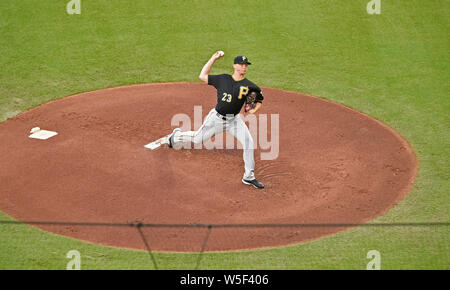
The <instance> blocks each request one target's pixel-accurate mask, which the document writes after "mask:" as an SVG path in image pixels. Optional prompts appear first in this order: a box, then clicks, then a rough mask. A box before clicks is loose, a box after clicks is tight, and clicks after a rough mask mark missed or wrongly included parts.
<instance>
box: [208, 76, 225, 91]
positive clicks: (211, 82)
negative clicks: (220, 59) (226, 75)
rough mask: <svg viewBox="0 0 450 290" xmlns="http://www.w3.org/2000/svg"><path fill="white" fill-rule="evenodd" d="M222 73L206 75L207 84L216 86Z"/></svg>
mask: <svg viewBox="0 0 450 290" xmlns="http://www.w3.org/2000/svg"><path fill="white" fill-rule="evenodd" d="M222 78H223V75H208V85H210V86H214V87H215V88H217V85H218V84H219V83H220V82H221V80H222Z"/></svg>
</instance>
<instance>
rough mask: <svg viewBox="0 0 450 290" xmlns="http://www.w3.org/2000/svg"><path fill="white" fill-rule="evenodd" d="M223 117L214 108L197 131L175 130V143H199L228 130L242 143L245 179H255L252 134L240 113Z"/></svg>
mask: <svg viewBox="0 0 450 290" xmlns="http://www.w3.org/2000/svg"><path fill="white" fill-rule="evenodd" d="M223 117H224V116H222V115H219V114H218V113H217V111H216V110H215V109H212V110H211V111H210V112H209V114H208V115H207V116H206V118H205V121H204V122H203V124H202V126H201V127H200V128H199V129H198V130H197V131H186V132H181V131H178V132H175V135H174V139H173V141H174V142H173V143H174V144H176V143H179V142H182V143H185V142H193V143H196V144H199V143H203V142H205V141H207V140H209V139H211V138H212V137H213V136H214V135H216V134H219V133H222V132H223V131H228V132H229V133H231V134H232V135H233V136H234V137H235V138H236V139H237V140H238V141H239V142H240V143H241V145H242V149H243V158H244V166H245V171H244V176H243V179H247V180H253V179H255V174H254V171H255V159H254V156H253V149H254V143H253V138H252V135H251V134H250V131H249V129H248V127H247V125H245V123H244V121H243V120H242V119H241V117H240V116H239V114H238V115H236V116H233V115H229V116H226V117H225V118H226V120H224V119H223Z"/></svg>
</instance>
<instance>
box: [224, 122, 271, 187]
mask: <svg viewBox="0 0 450 290" xmlns="http://www.w3.org/2000/svg"><path fill="white" fill-rule="evenodd" d="M227 130H228V131H229V132H230V133H231V134H232V135H233V136H234V137H235V138H236V139H238V141H239V142H240V143H241V144H242V150H243V158H244V165H245V172H244V176H243V177H242V182H243V183H245V184H248V185H253V186H254V187H256V188H264V185H263V184H262V183H261V182H259V181H258V180H256V178H255V158H254V149H255V144H254V142H253V137H252V135H251V134H250V130H249V129H248V127H247V125H245V123H244V121H242V119H241V117H240V116H239V115H237V116H236V118H234V119H233V121H232V122H230V124H229V127H228V128H227Z"/></svg>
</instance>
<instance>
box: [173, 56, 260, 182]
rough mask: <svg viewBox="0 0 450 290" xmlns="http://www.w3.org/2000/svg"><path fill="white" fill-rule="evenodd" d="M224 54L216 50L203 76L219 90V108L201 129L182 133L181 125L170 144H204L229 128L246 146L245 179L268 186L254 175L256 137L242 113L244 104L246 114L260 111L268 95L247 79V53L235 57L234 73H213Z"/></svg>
mask: <svg viewBox="0 0 450 290" xmlns="http://www.w3.org/2000/svg"><path fill="white" fill-rule="evenodd" d="M224 55H225V54H224V52H223V51H218V52H216V53H214V54H213V55H212V57H211V58H210V60H209V61H208V62H207V63H206V64H205V66H204V67H203V69H202V71H201V72H200V76H199V78H200V79H201V80H202V81H203V82H204V83H206V84H208V85H211V86H214V87H215V88H216V89H217V105H216V107H215V108H214V109H212V110H211V111H210V112H209V114H208V115H207V117H206V118H205V121H204V122H203V124H202V126H201V127H200V128H199V129H198V130H197V131H187V132H182V131H181V130H180V129H179V128H176V129H174V130H173V132H172V133H171V134H170V135H169V139H168V145H169V147H170V148H173V146H174V145H175V144H176V143H178V142H194V143H202V142H204V141H206V140H209V139H210V138H212V137H213V136H214V135H216V134H218V133H221V132H223V131H224V130H227V131H228V132H230V133H231V134H232V135H233V136H234V137H235V138H237V139H238V141H239V142H240V143H241V144H242V147H243V158H244V164H245V171H244V176H243V178H242V182H243V183H244V184H247V185H251V186H254V187H255V188H264V185H263V184H262V183H261V182H259V181H258V180H257V179H256V178H255V174H254V170H255V160H254V154H253V150H254V143H253V138H252V136H251V134H250V131H249V129H248V128H247V125H246V124H245V123H244V121H243V120H242V119H241V117H240V116H239V112H240V111H241V109H242V107H243V105H244V104H245V109H244V111H245V112H246V113H249V114H254V113H256V112H257V111H258V110H260V109H261V106H262V100H263V99H264V97H263V95H262V92H261V89H260V88H259V87H258V86H257V85H255V84H254V83H252V82H251V81H249V80H248V79H247V78H245V74H246V72H247V69H248V66H249V65H250V64H251V63H250V62H249V61H248V59H247V57H245V56H237V57H236V58H235V59H234V65H233V67H234V73H233V75H229V74H221V75H210V74H209V72H210V70H211V67H212V66H213V64H214V63H215V62H216V61H217V60H218V59H219V58H221V57H223V56H224Z"/></svg>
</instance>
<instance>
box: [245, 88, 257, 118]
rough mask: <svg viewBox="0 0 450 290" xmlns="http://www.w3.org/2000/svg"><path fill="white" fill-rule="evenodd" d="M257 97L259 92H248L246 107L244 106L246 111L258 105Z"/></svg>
mask: <svg viewBox="0 0 450 290" xmlns="http://www.w3.org/2000/svg"><path fill="white" fill-rule="evenodd" d="M257 97H258V94H257V93H256V92H255V91H251V92H250V93H248V95H247V98H246V100H245V108H244V110H245V112H246V113H247V112H248V111H250V110H251V109H253V108H254V107H255V106H256V100H257Z"/></svg>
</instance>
